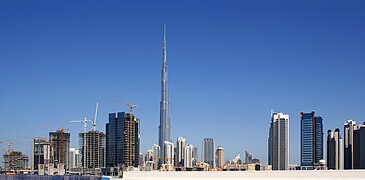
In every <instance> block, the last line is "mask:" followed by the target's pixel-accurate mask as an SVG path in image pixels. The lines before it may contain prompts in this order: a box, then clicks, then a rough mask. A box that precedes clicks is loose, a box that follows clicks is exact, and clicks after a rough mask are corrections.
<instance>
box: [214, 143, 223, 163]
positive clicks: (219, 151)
mask: <svg viewBox="0 0 365 180" xmlns="http://www.w3.org/2000/svg"><path fill="white" fill-rule="evenodd" d="M215 157H216V160H215V162H216V164H217V167H219V168H221V167H222V166H223V165H224V148H223V147H222V146H218V148H217V151H216V152H215Z"/></svg>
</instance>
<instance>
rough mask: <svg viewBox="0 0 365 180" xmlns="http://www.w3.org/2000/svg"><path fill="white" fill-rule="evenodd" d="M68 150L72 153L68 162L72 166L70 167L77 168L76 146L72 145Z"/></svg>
mask: <svg viewBox="0 0 365 180" xmlns="http://www.w3.org/2000/svg"><path fill="white" fill-rule="evenodd" d="M68 152H69V153H70V155H69V157H70V158H69V159H68V161H69V162H68V164H69V166H70V169H71V168H76V167H77V164H76V160H75V157H76V148H73V147H71V148H70V150H69V151H68Z"/></svg>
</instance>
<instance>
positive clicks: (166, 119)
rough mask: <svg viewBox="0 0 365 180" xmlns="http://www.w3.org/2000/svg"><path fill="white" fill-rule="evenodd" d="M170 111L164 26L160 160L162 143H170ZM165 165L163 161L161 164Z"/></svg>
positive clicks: (159, 128) (159, 139)
mask: <svg viewBox="0 0 365 180" xmlns="http://www.w3.org/2000/svg"><path fill="white" fill-rule="evenodd" d="M170 129H171V126H170V111H169V92H168V79H167V63H166V25H164V32H163V51H162V72H161V102H160V126H159V127H158V144H159V146H160V147H161V150H162V151H161V158H162V160H165V159H166V157H164V155H165V153H164V152H163V151H164V150H165V148H164V142H165V141H170V142H171V138H170ZM161 163H165V161H163V162H161Z"/></svg>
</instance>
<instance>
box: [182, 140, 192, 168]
mask: <svg viewBox="0 0 365 180" xmlns="http://www.w3.org/2000/svg"><path fill="white" fill-rule="evenodd" d="M184 167H185V168H192V167H193V145H186V146H185V147H184Z"/></svg>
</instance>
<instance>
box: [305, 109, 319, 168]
mask: <svg viewBox="0 0 365 180" xmlns="http://www.w3.org/2000/svg"><path fill="white" fill-rule="evenodd" d="M300 133H301V134H300V135H301V146H300V165H301V166H302V169H313V167H314V165H315V164H317V163H319V161H320V160H321V159H323V119H322V117H321V116H318V117H316V116H315V112H313V111H312V112H310V113H303V112H301V113H300Z"/></svg>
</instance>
